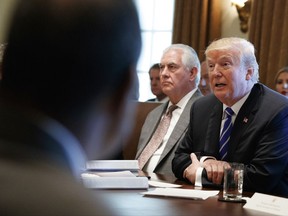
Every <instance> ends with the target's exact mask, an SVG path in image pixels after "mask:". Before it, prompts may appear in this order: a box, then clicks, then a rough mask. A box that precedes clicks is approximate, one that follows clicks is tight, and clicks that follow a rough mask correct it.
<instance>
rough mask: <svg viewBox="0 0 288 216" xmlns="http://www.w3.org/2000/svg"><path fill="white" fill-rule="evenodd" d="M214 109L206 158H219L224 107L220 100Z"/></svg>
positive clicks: (206, 143) (210, 119) (207, 141)
mask: <svg viewBox="0 0 288 216" xmlns="http://www.w3.org/2000/svg"><path fill="white" fill-rule="evenodd" d="M215 100H216V103H215V105H214V107H213V109H212V112H211V114H210V117H209V123H208V127H207V133H206V134H207V136H206V137H205V144H204V152H203V153H202V154H203V155H205V156H218V154H219V136H220V128H221V119H222V111H223V105H222V103H221V102H220V101H218V99H216V97H215Z"/></svg>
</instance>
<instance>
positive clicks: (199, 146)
mask: <svg viewBox="0 0 288 216" xmlns="http://www.w3.org/2000/svg"><path fill="white" fill-rule="evenodd" d="M205 55H206V61H207V65H208V70H209V77H210V86H211V88H212V90H213V94H210V95H207V96H205V97H202V98H200V99H198V100H197V101H195V102H194V103H193V105H192V107H191V119H190V124H189V128H188V132H187V133H186V136H185V137H184V139H183V140H182V142H181V143H180V145H179V147H178V148H177V150H176V151H175V157H174V159H173V161H172V168H173V172H174V174H175V176H176V177H177V178H179V179H184V180H187V181H190V182H191V183H192V184H195V185H196V186H203V187H221V188H222V186H221V184H222V182H223V167H224V166H227V165H228V163H229V162H238V163H243V164H244V165H245V168H244V184H243V190H244V191H252V192H260V193H268V194H274V195H279V196H284V197H288V181H287V179H288V135H287V131H288V100H287V99H286V98H285V97H283V96H281V95H279V94H277V93H276V92H275V91H273V90H271V89H269V88H268V87H266V86H264V85H263V84H261V83H258V63H257V61H256V57H255V54H254V46H253V45H252V44H251V43H250V42H248V41H247V40H245V39H242V38H234V37H232V38H222V39H219V40H216V41H214V42H212V43H211V44H210V45H209V46H208V48H207V49H206V51H205ZM226 108H227V109H226ZM226 121H230V124H229V125H228V126H227V127H226V125H225V122H226ZM223 128H225V129H223ZM226 128H227V130H226ZM222 129H223V131H222ZM229 131H230V133H229ZM223 134H224V135H223Z"/></svg>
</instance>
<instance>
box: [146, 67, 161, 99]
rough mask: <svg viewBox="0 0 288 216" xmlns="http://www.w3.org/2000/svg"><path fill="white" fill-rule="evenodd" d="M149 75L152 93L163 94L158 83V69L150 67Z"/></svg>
mask: <svg viewBox="0 0 288 216" xmlns="http://www.w3.org/2000/svg"><path fill="white" fill-rule="evenodd" d="M149 76H150V85H151V91H152V93H153V94H154V95H156V96H158V95H161V94H163V92H162V88H161V83H160V69H154V68H153V69H151V70H150V72H149Z"/></svg>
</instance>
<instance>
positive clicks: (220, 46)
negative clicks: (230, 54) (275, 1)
mask: <svg viewBox="0 0 288 216" xmlns="http://www.w3.org/2000/svg"><path fill="white" fill-rule="evenodd" d="M213 50H237V51H239V53H240V55H239V60H240V64H241V66H243V67H245V68H249V67H252V68H253V75H252V79H251V80H252V82H254V83H257V82H258V80H259V72H258V70H259V66H258V63H257V60H256V56H255V48H254V45H253V44H252V43H251V42H249V41H247V40H245V39H243V38H237V37H229V38H222V39H219V40H216V41H213V42H212V43H211V44H210V45H209V46H208V47H207V49H206V51H205V55H207V53H209V52H210V51H213Z"/></svg>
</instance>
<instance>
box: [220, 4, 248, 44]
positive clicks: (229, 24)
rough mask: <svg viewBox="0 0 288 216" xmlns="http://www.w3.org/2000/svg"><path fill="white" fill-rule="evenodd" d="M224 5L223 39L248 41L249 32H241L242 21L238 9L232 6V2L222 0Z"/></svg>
mask: <svg viewBox="0 0 288 216" xmlns="http://www.w3.org/2000/svg"><path fill="white" fill-rule="evenodd" d="M221 3H222V29H221V36H222V37H232V36H234V37H241V38H245V39H248V32H247V33H243V32H241V30H240V20H239V18H238V13H237V9H236V7H235V6H233V5H232V4H231V1H230V0H221Z"/></svg>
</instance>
